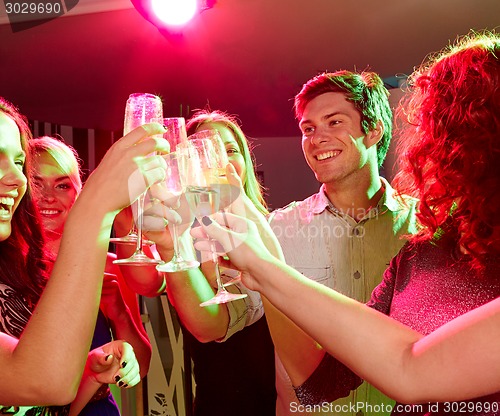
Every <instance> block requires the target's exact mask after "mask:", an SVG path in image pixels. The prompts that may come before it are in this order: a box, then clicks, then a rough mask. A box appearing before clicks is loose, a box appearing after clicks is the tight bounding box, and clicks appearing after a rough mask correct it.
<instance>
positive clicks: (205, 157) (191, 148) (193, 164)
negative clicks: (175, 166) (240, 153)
mask: <svg viewBox="0 0 500 416" xmlns="http://www.w3.org/2000/svg"><path fill="white" fill-rule="evenodd" d="M210 132H211V133H210V135H211V137H204V138H199V136H197V135H195V137H193V136H190V137H189V138H188V142H187V144H186V145H185V148H186V150H185V151H186V152H187V153H188V155H189V156H188V157H186V158H184V161H183V178H184V180H185V183H186V199H187V201H188V204H189V206H190V208H191V210H192V212H193V214H194V216H195V217H196V218H198V219H201V218H202V217H204V216H210V215H213V214H215V213H216V212H218V211H220V210H221V208H223V207H221V195H222V194H223V192H221V190H223V189H224V188H225V187H226V186H228V185H227V178H226V175H225V172H226V166H227V164H228V163H229V161H228V158H227V154H226V150H225V148H224V145H223V143H222V140H221V139H220V136H219V134H218V133H217V131H215V130H210ZM202 133H203V136H205V135H206V134H207V133H206V131H203V132H202ZM210 245H211V254H212V261H213V262H214V263H215V277H216V282H217V293H216V294H215V296H214V297H213V298H211V299H209V300H207V301H206V302H203V303H201V304H200V306H209V305H215V304H220V303H227V302H231V301H234V300H238V299H243V298H245V297H246V296H247V295H246V294H242V293H240V294H234V293H230V292H228V291H227V289H226V288H225V287H224V285H223V282H222V279H221V275H220V270H219V264H218V256H217V250H216V246H215V241H214V240H210Z"/></svg>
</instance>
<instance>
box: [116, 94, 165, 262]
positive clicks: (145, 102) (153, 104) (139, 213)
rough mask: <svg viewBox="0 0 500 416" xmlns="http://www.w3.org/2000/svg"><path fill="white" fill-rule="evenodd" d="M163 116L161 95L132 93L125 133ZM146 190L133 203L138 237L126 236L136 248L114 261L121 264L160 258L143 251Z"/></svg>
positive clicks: (118, 240) (152, 260) (127, 108)
mask: <svg viewBox="0 0 500 416" xmlns="http://www.w3.org/2000/svg"><path fill="white" fill-rule="evenodd" d="M161 118H163V104H162V102H161V99H160V97H158V96H156V95H153V94H147V93H134V94H130V96H129V97H128V100H127V104H126V106H125V119H124V127H123V134H124V135H125V134H128V133H129V132H130V131H132V130H133V129H135V128H136V127H139V126H142V125H143V124H147V123H150V122H152V121H153V120H156V119H161ZM145 196H146V192H145V193H143V194H142V195H140V196H139V198H138V199H137V201H136V202H135V203H134V204H132V205H133V206H132V211H134V208H135V213H136V215H135V217H136V226H137V231H136V237H135V238H134V237H133V236H131V235H128V236H126V237H124V240H125V242H127V241H128V242H130V240H131V239H133V240H135V244H136V249H135V252H134V254H132V256H130V257H129V258H126V259H118V260H115V261H113V263H115V264H121V265H131V266H142V265H150V264H157V263H159V262H160V260H157V259H152V258H150V257H148V256H147V255H146V254H144V252H143V251H142V244H143V236H142V228H143V227H142V225H143V219H144V218H143V213H144V199H145ZM111 241H112V242H114V243H123V242H124V241H122V239H120V238H118V239H111Z"/></svg>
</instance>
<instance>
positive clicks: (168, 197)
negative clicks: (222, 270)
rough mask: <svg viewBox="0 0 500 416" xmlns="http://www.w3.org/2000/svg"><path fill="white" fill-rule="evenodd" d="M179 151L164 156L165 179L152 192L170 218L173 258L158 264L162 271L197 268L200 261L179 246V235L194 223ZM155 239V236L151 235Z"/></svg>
mask: <svg viewBox="0 0 500 416" xmlns="http://www.w3.org/2000/svg"><path fill="white" fill-rule="evenodd" d="M180 157H182V156H181V155H180V154H179V152H173V153H169V154H168V155H164V156H163V158H164V160H165V164H166V177H165V181H163V182H162V183H161V184H158V185H157V186H155V188H154V189H153V190H152V192H153V193H154V194H155V199H157V200H160V201H161V203H162V205H163V208H164V209H163V217H164V218H165V217H166V218H168V220H167V221H168V231H170V232H171V241H172V246H173V251H174V254H173V258H172V259H171V260H170V261H169V262H164V263H161V264H159V265H158V266H156V269H157V270H158V271H160V272H178V271H182V270H188V269H192V268H196V267H198V266H199V265H200V263H199V262H198V261H196V260H193V259H187V258H184V257H183V255H182V254H181V251H180V247H179V235H180V234H181V233H182V232H183V231H186V230H187V229H188V228H189V227H190V226H191V224H192V223H193V219H194V218H193V216H192V214H191V213H190V211H189V209H186V208H187V202H186V197H185V186H184V182H183V181H182V180H181V172H180V169H179V158H180ZM151 238H153V239H155V237H154V236H153V237H151Z"/></svg>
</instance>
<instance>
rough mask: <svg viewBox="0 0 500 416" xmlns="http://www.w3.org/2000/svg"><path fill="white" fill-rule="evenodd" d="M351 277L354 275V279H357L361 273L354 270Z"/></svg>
mask: <svg viewBox="0 0 500 416" xmlns="http://www.w3.org/2000/svg"><path fill="white" fill-rule="evenodd" d="M353 277H354V278H355V279H359V278H360V277H361V273H360V272H358V271H357V270H356V271H355V272H354V274H353Z"/></svg>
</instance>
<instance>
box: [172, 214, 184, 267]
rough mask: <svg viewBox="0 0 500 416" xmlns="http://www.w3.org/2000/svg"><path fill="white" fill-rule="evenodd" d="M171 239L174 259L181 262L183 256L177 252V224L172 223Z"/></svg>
mask: <svg viewBox="0 0 500 416" xmlns="http://www.w3.org/2000/svg"><path fill="white" fill-rule="evenodd" d="M171 225H172V239H173V243H174V261H176V262H181V261H183V258H182V256H181V254H180V252H179V241H178V232H177V224H175V223H172V224H171Z"/></svg>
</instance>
